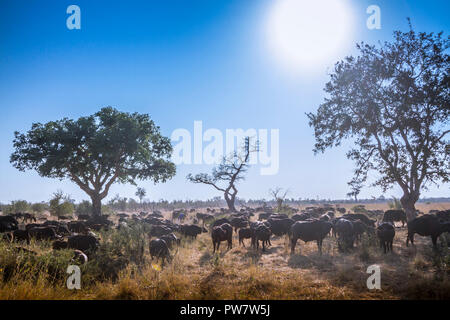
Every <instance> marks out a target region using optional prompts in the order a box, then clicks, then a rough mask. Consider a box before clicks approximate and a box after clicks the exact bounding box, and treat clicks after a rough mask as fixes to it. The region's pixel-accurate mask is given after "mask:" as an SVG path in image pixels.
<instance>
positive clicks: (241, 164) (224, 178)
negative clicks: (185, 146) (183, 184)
mask: <svg viewBox="0 0 450 320" xmlns="http://www.w3.org/2000/svg"><path fill="white" fill-rule="evenodd" d="M254 151H256V148H255V147H251V146H250V138H249V137H246V138H245V145H244V147H243V148H242V150H241V151H240V152H234V153H232V154H230V155H228V156H224V157H223V159H222V162H221V163H220V164H219V165H218V166H217V167H214V168H213V170H212V174H211V175H209V174H207V173H199V174H196V175H195V176H194V175H192V174H189V175H188V176H187V177H186V178H187V179H188V180H189V181H191V182H193V183H203V184H207V185H210V186H213V187H214V188H215V189H217V190H219V191H221V192H223V194H224V198H225V201H226V202H227V206H228V209H229V210H230V211H232V212H236V207H235V201H236V195H237V193H238V190H237V188H236V184H237V182H239V181H241V180H244V173H245V172H247V170H248V167H249V160H250V153H251V152H254Z"/></svg>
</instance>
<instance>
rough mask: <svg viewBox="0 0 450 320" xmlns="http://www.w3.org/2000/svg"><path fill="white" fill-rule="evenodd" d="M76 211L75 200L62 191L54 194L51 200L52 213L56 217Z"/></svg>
mask: <svg viewBox="0 0 450 320" xmlns="http://www.w3.org/2000/svg"><path fill="white" fill-rule="evenodd" d="M74 211H75V205H74V204H73V200H71V199H70V197H69V196H67V195H64V194H63V192H62V191H60V190H59V191H57V192H55V193H54V194H53V198H52V199H51V200H50V214H51V215H53V216H56V217H60V216H70V215H72V214H73V212H74Z"/></svg>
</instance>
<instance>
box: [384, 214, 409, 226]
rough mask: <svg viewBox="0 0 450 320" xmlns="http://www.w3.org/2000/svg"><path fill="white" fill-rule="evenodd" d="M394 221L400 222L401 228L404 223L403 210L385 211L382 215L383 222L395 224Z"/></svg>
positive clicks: (404, 215)
mask: <svg viewBox="0 0 450 320" xmlns="http://www.w3.org/2000/svg"><path fill="white" fill-rule="evenodd" d="M396 221H401V222H402V227H404V226H405V223H406V213H405V211H403V210H387V211H386V212H385V213H384V215H383V222H391V223H393V224H394V223H395V222H396Z"/></svg>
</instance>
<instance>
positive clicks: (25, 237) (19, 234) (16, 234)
mask: <svg viewBox="0 0 450 320" xmlns="http://www.w3.org/2000/svg"><path fill="white" fill-rule="evenodd" d="M11 236H12V241H18V242H19V241H26V242H27V244H30V233H29V232H28V230H14V231H12V232H11Z"/></svg>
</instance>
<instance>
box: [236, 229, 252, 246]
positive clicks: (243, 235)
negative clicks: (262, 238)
mask: <svg viewBox="0 0 450 320" xmlns="http://www.w3.org/2000/svg"><path fill="white" fill-rule="evenodd" d="M252 237H253V230H252V229H251V228H242V229H239V244H242V246H243V247H245V244H244V239H251V238H252Z"/></svg>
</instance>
